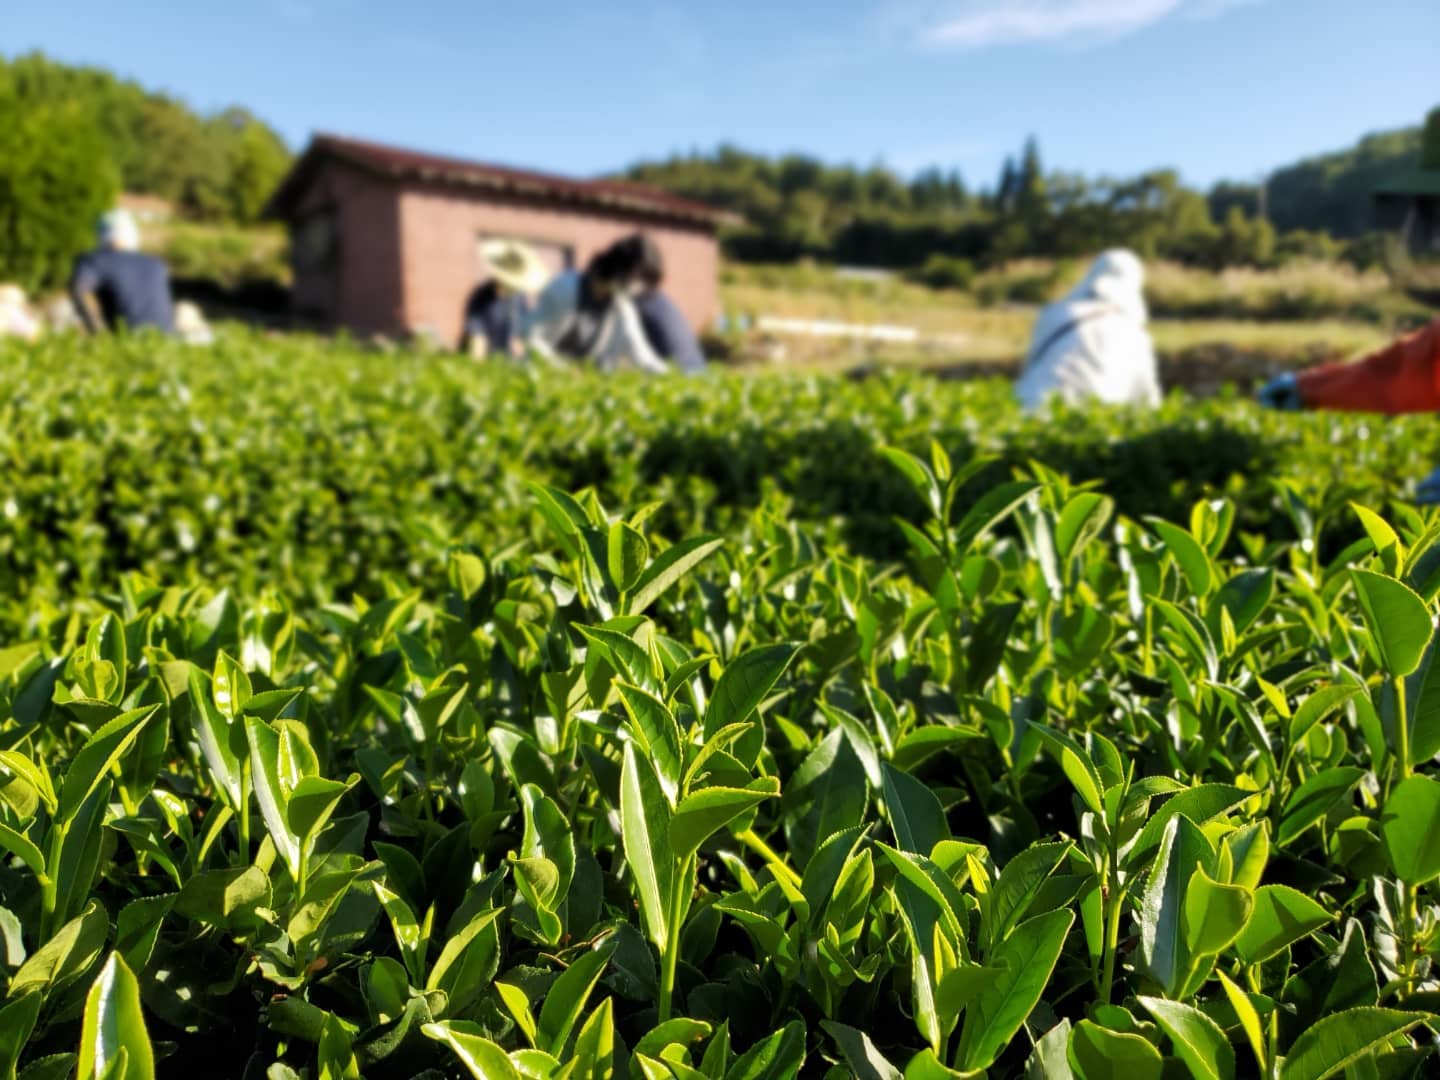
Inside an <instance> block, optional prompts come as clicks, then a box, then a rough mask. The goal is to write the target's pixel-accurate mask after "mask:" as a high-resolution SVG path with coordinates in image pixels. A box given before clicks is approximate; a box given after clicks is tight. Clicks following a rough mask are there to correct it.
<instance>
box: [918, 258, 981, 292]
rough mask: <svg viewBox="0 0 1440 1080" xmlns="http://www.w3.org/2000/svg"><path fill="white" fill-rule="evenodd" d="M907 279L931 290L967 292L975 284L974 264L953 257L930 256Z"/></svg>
mask: <svg viewBox="0 0 1440 1080" xmlns="http://www.w3.org/2000/svg"><path fill="white" fill-rule="evenodd" d="M909 277H910V278H911V279H912V280H914V281H918V282H920V284H922V285H928V286H930V288H932V289H960V290H962V291H964V290H968V289H969V288H970V287H971V286H972V285H974V283H975V264H974V263H972V262H971V261H970V260H969V259H958V258H956V257H955V256H953V255H938V254H937V255H931V256H930V257H929V258H928V259H926V260H925V265H924V266H922V267H920V268H919V269H918V270H914V271H912V272H911V273H910V275H909Z"/></svg>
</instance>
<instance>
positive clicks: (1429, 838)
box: [1380, 776, 1440, 885]
mask: <svg viewBox="0 0 1440 1080" xmlns="http://www.w3.org/2000/svg"><path fill="white" fill-rule="evenodd" d="M1380 834H1381V836H1383V837H1384V839H1385V851H1386V854H1388V855H1389V856H1390V865H1391V866H1392V867H1394V869H1395V874H1396V876H1397V877H1398V878H1399V879H1400V880H1401V881H1403V882H1405V883H1406V884H1408V885H1423V884H1425V882H1427V881H1433V880H1434V879H1435V878H1436V877H1440V782H1437V781H1435V780H1432V779H1430V778H1429V777H1428V776H1412V777H1410V778H1409V779H1408V780H1402V781H1401V782H1400V783H1399V784H1397V785H1396V786H1395V789H1394V790H1393V791H1391V792H1390V798H1388V799H1386V800H1385V809H1384V812H1383V813H1382V814H1381V815H1380Z"/></svg>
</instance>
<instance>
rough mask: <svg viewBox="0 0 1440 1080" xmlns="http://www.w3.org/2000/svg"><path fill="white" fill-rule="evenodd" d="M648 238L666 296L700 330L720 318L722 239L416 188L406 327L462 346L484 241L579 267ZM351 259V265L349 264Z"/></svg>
mask: <svg viewBox="0 0 1440 1080" xmlns="http://www.w3.org/2000/svg"><path fill="white" fill-rule="evenodd" d="M636 231H644V232H647V233H649V234H650V236H651V237H653V238H654V240H655V242H656V243H657V244H658V245H659V246H660V249H661V251H662V253H663V254H664V256H665V265H666V282H665V289H666V291H667V292H668V293H669V294H670V295H671V296H672V297H673V298H674V300H675V303H676V304H677V305H679V307H680V309H681V311H683V312H684V313H685V316H686V318H688V319H689V320H690V322H691V323H692V324H693V325H694V326H696V327H697V328H703V327H705V326H708V325H709V324H710V323H712V322H713V321H714V319H715V317H716V315H717V314H718V313H719V304H720V301H719V293H718V277H719V254H718V249H717V244H716V240H715V237H714V236H713V235H711V234H710V233H709V232H708V231H706V230H704V229H699V228H686V227H682V226H671V225H657V224H654V223H652V222H650V221H648V220H646V219H644V218H641V217H630V216H627V215H620V214H613V215H611V214H606V215H604V216H601V215H597V214H595V213H593V212H584V211H579V210H574V209H569V208H565V207H561V206H555V205H552V204H548V203H545V202H543V201H539V200H535V201H531V200H524V199H518V198H508V197H500V196H495V195H491V194H489V193H486V194H484V195H482V194H480V193H477V192H476V191H474V190H472V189H466V188H453V189H452V188H446V187H442V186H438V185H419V184H414V185H409V186H407V187H406V188H405V190H404V192H403V194H402V195H401V196H400V199H399V235H400V237H401V242H400V247H401V251H400V260H401V266H402V271H401V275H402V278H403V282H404V286H403V288H404V301H403V305H404V306H403V319H404V322H405V325H406V326H407V327H408V328H409V329H412V330H418V329H420V328H422V327H428V328H429V329H431V330H433V331H434V332H435V333H437V334H439V335H440V337H441V338H442V339H443V340H445V341H447V342H451V343H454V342H458V341H459V339H460V333H461V329H462V322H463V310H464V306H465V301H466V299H467V298H468V296H469V295H470V291H471V290H472V289H473V288H474V287H475V285H476V283H477V282H478V281H479V280H480V278H481V277H482V267H481V265H480V260H479V254H478V252H477V241H478V240H479V239H480V238H481V237H482V236H505V237H515V238H519V239H530V240H534V241H537V242H542V243H547V244H559V245H564V246H566V247H569V248H570V249H571V250H572V251H573V253H574V258H575V265H576V266H577V267H582V268H583V267H584V265H585V264H586V263H587V262H588V261H589V259H590V257H591V256H592V255H594V254H595V253H596V252H598V251H600V250H602V249H603V248H605V247H607V246H609V245H610V244H611V243H613V242H614V241H616V240H618V239H619V238H620V237H622V236H626V235H628V234H630V233H633V232H636ZM347 259H348V257H347Z"/></svg>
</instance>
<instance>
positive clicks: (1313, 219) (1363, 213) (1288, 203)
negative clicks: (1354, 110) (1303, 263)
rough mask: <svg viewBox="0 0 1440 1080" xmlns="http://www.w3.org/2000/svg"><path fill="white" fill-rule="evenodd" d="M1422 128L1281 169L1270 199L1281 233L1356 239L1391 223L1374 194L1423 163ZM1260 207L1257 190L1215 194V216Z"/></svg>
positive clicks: (1235, 188)
mask: <svg viewBox="0 0 1440 1080" xmlns="http://www.w3.org/2000/svg"><path fill="white" fill-rule="evenodd" d="M1420 143H1421V129H1420V128H1419V127H1413V128H1402V129H1400V130H1398V131H1386V132H1379V133H1376V134H1373V135H1367V136H1365V137H1364V138H1363V139H1361V140H1360V141H1359V142H1358V143H1356V144H1355V145H1354V146H1352V147H1349V148H1347V149H1345V150H1336V151H1332V152H1330V153H1324V154H1317V155H1315V156H1314V157H1309V158H1304V159H1302V160H1300V161H1297V162H1295V163H1294V164H1292V165H1285V166H1282V167H1281V168H1278V169H1276V170H1275V171H1274V172H1272V173H1271V174H1270V176H1269V180H1268V183H1267V188H1268V190H1267V192H1266V200H1267V206H1268V212H1269V216H1270V220H1271V221H1272V222H1274V224H1275V227H1276V228H1277V229H1282V230H1284V229H1309V230H1313V231H1317V232H1327V233H1329V234H1330V235H1331V236H1335V237H1355V236H1359V235H1361V234H1363V233H1365V232H1366V231H1368V230H1370V229H1372V228H1377V227H1386V226H1388V225H1389V224H1391V223H1390V222H1388V221H1385V220H1384V219H1383V218H1377V216H1376V212H1375V208H1374V205H1373V204H1372V202H1371V200H1370V193H1371V192H1372V191H1374V190H1375V188H1376V187H1378V186H1379V185H1380V184H1381V183H1382V182H1384V181H1385V180H1386V179H1388V178H1389V177H1392V176H1395V175H1396V174H1399V173H1403V172H1405V171H1406V170H1407V169H1411V168H1414V167H1415V166H1416V165H1417V164H1418V163H1419V161H1420ZM1257 202H1258V191H1257V190H1256V188H1255V187H1254V186H1253V185H1243V184H1221V185H1218V186H1217V187H1216V188H1215V190H1214V191H1212V192H1211V194H1210V204H1211V209H1212V212H1215V213H1217V214H1219V213H1223V212H1224V210H1225V209H1226V208H1228V207H1229V206H1230V205H1231V204H1236V203H1238V204H1239V205H1241V206H1243V207H1244V208H1245V209H1246V211H1247V212H1250V211H1253V208H1254V207H1255V205H1256V203H1257Z"/></svg>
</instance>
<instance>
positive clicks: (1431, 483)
mask: <svg viewBox="0 0 1440 1080" xmlns="http://www.w3.org/2000/svg"><path fill="white" fill-rule="evenodd" d="M1415 501H1416V502H1417V503H1420V504H1421V505H1422V506H1436V505H1440V469H1436V470H1435V471H1434V472H1432V473H1431V474H1430V475H1429V476H1427V477H1425V479H1424V480H1421V481H1420V486H1419V487H1417V488H1416V489H1415Z"/></svg>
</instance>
